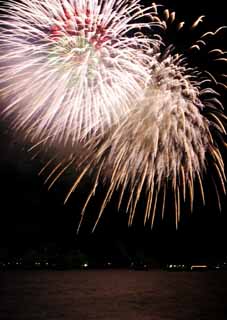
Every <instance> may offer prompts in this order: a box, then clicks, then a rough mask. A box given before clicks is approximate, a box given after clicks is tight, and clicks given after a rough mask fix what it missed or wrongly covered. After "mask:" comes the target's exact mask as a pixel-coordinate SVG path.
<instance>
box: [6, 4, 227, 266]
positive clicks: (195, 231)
mask: <svg viewBox="0 0 227 320" xmlns="http://www.w3.org/2000/svg"><path fill="white" fill-rule="evenodd" d="M147 3H148V1H147ZM162 3H163V4H165V5H166V6H167V7H168V8H171V9H173V10H176V12H177V17H178V19H179V21H180V20H186V21H187V22H189V23H190V22H193V21H194V20H195V19H196V17H198V16H199V15H201V14H204V15H206V16H207V18H206V20H205V21H206V23H205V24H204V28H205V29H204V30H207V31H209V29H212V30H214V29H215V28H216V27H219V26H222V25H224V24H226V22H227V21H226V10H225V4H224V1H221V0H218V1H215V3H213V4H212V3H210V4H208V1H205V0H203V1H202V0H198V1H195V0H193V1H182V0H177V1H176V0H172V1H171V0H169V1H162ZM202 30H203V29H202ZM226 36H227V33H226V34H225V37H222V39H218V41H219V46H220V47H222V48H223V46H224V42H225V43H226ZM170 37H173V40H174V41H176V44H177V45H178V46H179V50H180V45H181V44H182V45H184V41H183V40H188V39H185V38H186V37H188V38H190V37H192V38H193V37H194V35H192V34H190V33H185V37H184V39H180V37H179V39H174V32H173V33H171V32H170ZM218 41H217V42H218ZM186 43H187V42H186ZM189 43H190V42H189ZM217 45H218V43H217ZM225 49H227V47H226V48H225ZM200 63H204V61H200ZM205 63H206V62H205ZM222 72H223V71H222ZM222 101H223V104H224V105H225V104H226V102H227V99H226V95H223V99H222ZM28 149H29V145H24V144H23V142H22V140H21V139H20V138H18V135H17V133H14V132H13V130H12V129H10V125H9V124H8V123H7V122H5V121H4V120H3V119H1V118H0V182H1V184H0V188H1V193H0V212H1V213H0V214H1V220H0V248H10V249H12V250H15V251H20V250H21V251H23V250H24V249H25V248H30V247H38V246H40V245H45V243H54V244H57V246H61V247H64V248H67V247H72V248H74V247H76V248H80V249H81V250H85V251H93V252H96V253H97V255H102V254H103V255H104V254H107V252H108V253H109V254H110V255H111V254H124V252H127V253H128V252H131V251H133V250H136V249H138V250H139V249H141V250H144V252H145V254H148V255H151V256H154V257H155V258H157V259H159V260H165V261H167V260H170V259H171V258H173V257H174V258H175V259H178V260H180V259H184V260H185V259H186V260H187V259H188V260H190V259H192V260H193V259H194V261H204V260H205V259H213V258H216V257H224V256H227V232H226V229H227V210H226V209H227V205H226V204H227V202H226V200H227V199H226V197H225V196H222V195H221V199H222V206H223V209H222V212H221V213H220V212H219V210H218V205H217V201H216V196H215V194H214V189H212V187H211V185H210V183H209V182H207V183H206V179H205V193H206V199H207V205H206V206H205V207H203V206H202V204H201V199H200V197H199V195H198V196H197V195H196V197H195V204H194V210H193V213H192V214H190V212H189V209H188V208H187V206H184V207H183V208H182V220H181V222H180V224H179V228H178V230H176V228H175V223H174V210H173V205H172V204H171V200H170V199H169V201H168V207H167V209H166V218H165V220H164V221H161V219H160V218H159V217H157V219H156V221H155V224H154V227H153V229H152V230H151V227H150V226H146V227H143V224H142V220H143V212H142V211H141V212H137V217H136V219H135V222H134V224H133V226H132V227H131V228H128V227H127V215H126V214H125V212H124V210H123V209H122V210H121V211H120V212H117V210H116V208H115V207H116V204H115V201H114V200H115V197H113V200H112V201H111V203H110V205H109V206H108V207H107V209H106V210H105V212H104V216H103V218H102V219H101V221H100V224H99V225H98V227H97V229H96V231H95V232H94V233H93V234H92V233H91V230H92V223H93V221H94V214H95V213H96V212H97V210H98V208H99V207H100V203H101V202H100V201H101V196H102V193H103V190H102V186H100V187H99V189H98V193H97V197H96V200H94V201H92V203H91V205H90V209H89V210H88V212H87V216H86V219H85V223H84V224H83V225H82V228H81V231H80V233H79V235H77V234H76V227H77V221H78V217H79V213H80V208H81V205H82V204H81V199H83V198H85V196H86V194H87V193H86V192H87V189H86V184H85V185H83V187H81V188H80V189H79V190H78V191H76V192H75V193H74V194H73V195H72V197H71V198H70V200H69V202H68V203H67V204H66V205H64V204H63V202H64V197H65V195H66V193H67V190H68V188H69V182H70V178H68V179H65V180H61V183H58V184H57V185H56V186H54V187H53V188H52V189H51V190H50V191H47V186H46V185H44V180H45V176H38V172H39V170H40V169H41V168H42V166H43V164H44V160H43V159H41V158H37V159H35V160H32V159H31V158H32V154H31V153H29V152H28V151H27V150H28ZM223 155H224V161H225V163H226V159H227V152H226V151H223ZM209 170H212V168H210V169H209V168H208V173H207V174H208V175H209ZM88 184H89V182H88Z"/></svg>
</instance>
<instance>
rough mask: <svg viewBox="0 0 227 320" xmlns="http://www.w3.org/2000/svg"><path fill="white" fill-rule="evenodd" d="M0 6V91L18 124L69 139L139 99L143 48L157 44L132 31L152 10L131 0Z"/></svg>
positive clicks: (144, 76) (37, 135) (38, 135)
mask: <svg viewBox="0 0 227 320" xmlns="http://www.w3.org/2000/svg"><path fill="white" fill-rule="evenodd" d="M3 10H4V12H5V14H4V15H2V16H1V20H0V25H1V35H0V49H1V57H0V68H1V69H0V70H1V79H0V86H1V96H2V98H4V99H5V104H6V107H5V108H4V110H3V112H4V114H5V115H6V116H8V117H9V116H11V117H12V118H13V119H14V122H15V127H16V128H17V129H23V130H24V131H26V134H28V135H29V136H31V137H32V138H33V139H36V140H37V139H39V140H41V139H47V140H48V143H51V142H53V141H58V142H59V141H63V142H64V143H66V142H68V141H69V140H70V141H72V143H74V142H75V141H76V140H77V141H78V140H80V141H81V140H83V139H84V138H86V137H87V136H88V135H90V134H94V133H97V132H99V133H100V132H101V133H102V132H103V131H104V129H105V128H106V127H110V126H112V125H113V124H115V123H118V122H119V121H120V119H121V117H122V116H125V114H127V113H128V112H129V110H130V107H131V105H132V104H133V103H134V102H135V101H136V100H138V99H141V96H142V95H143V89H144V87H145V86H146V83H147V81H148V78H149V70H148V67H147V64H148V60H149V59H150V58H149V57H148V56H147V54H146V50H147V49H148V48H150V46H158V45H159V40H150V39H148V38H147V37H146V36H145V35H144V34H143V33H141V32H140V33H139V32H138V31H140V30H141V31H143V29H146V28H150V27H151V26H160V25H161V24H160V21H159V19H158V18H157V17H156V13H155V11H154V10H153V9H152V8H142V7H141V5H140V4H139V1H138V0H133V1H127V0H109V1H104V0H89V1H88V0H77V1H76V0H22V1H20V2H16V1H13V0H10V1H9V4H8V5H7V6H6V7H5V8H4V9H3ZM152 10H153V12H152ZM141 18H142V19H147V22H145V20H143V21H141ZM136 32H137V33H136Z"/></svg>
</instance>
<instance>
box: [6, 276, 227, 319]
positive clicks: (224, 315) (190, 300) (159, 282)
mask: <svg viewBox="0 0 227 320" xmlns="http://www.w3.org/2000/svg"><path fill="white" fill-rule="evenodd" d="M0 319H2V320H60V319H61V320H63V319H64V320H91V319H100V320H104V319H105V320H113V319H114V320H178V319H179V320H215V319H217V320H226V319H227V272H188V273H187V272H182V273H181V272H179V273H177V272H164V271H148V272H146V271H128V270H113V271H111V270H108V271H101V270H100V271H93V270H87V271H49V272H48V271H29V272H28V271H21V272H15V271H10V272H6V271H5V272H1V273H0Z"/></svg>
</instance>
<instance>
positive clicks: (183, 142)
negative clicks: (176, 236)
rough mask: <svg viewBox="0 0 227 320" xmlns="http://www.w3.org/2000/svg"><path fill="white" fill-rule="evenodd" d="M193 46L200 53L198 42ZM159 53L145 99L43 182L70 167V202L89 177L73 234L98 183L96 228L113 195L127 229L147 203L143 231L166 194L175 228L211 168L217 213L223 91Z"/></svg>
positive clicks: (222, 181) (207, 75)
mask: <svg viewBox="0 0 227 320" xmlns="http://www.w3.org/2000/svg"><path fill="white" fill-rule="evenodd" d="M166 14H168V12H166ZM167 16H168V18H169V16H171V14H169V15H167ZM196 24H197V23H196V22H195V23H194V24H193V26H194V27H195V25H196ZM180 25H182V23H181V24H180ZM178 28H179V25H178ZM218 30H221V29H218ZM217 32H218V31H216V32H212V33H210V34H212V35H215V33H217ZM203 38H204V35H203ZM196 46H198V47H197V48H196V50H199V43H198V42H197V43H196ZM193 48H194V45H193V46H191V49H193ZM162 51H163V52H162V53H161V51H159V50H158V51H156V53H155V52H154V51H153V59H152V60H151V61H150V64H149V69H150V80H149V84H148V86H147V87H146V89H145V91H144V97H143V98H142V99H141V100H140V101H139V102H135V103H134V104H133V106H132V107H131V112H129V113H128V114H127V115H126V116H125V117H124V118H122V119H121V122H120V123H118V124H117V125H115V126H113V127H112V128H111V129H110V130H109V131H108V132H106V135H105V137H100V136H99V135H97V136H93V137H92V139H91V141H88V142H87V143H86V144H85V145H84V149H83V150H82V149H80V155H78V153H75V152H73V151H72V150H71V152H70V156H69V158H67V157H66V158H65V159H64V160H63V161H62V162H58V164H57V165H55V166H54V169H53V170H52V171H51V173H50V174H49V175H48V177H47V179H46V182H50V187H52V186H53V184H54V183H55V182H56V181H57V180H58V179H59V178H60V177H61V176H62V175H63V174H64V172H65V171H66V170H67V169H68V168H69V167H71V168H72V167H75V168H76V169H77V170H78V171H79V174H78V177H77V179H76V180H75V182H74V184H73V185H72V187H71V189H70V191H69V193H68V195H67V197H66V200H65V201H67V200H68V199H69V197H70V196H71V194H72V193H73V192H74V190H75V189H76V188H77V187H78V185H79V184H80V183H81V181H82V180H83V179H84V178H85V177H87V176H88V177H92V178H91V179H92V181H93V186H92V187H91V191H90V193H89V194H88V197H87V200H86V202H85V204H84V207H83V209H82V213H81V220H80V223H79V227H78V230H79V228H80V225H81V222H82V221H83V218H84V214H85V210H86V208H87V206H88V204H89V202H90V200H91V198H92V197H93V196H94V195H95V193H96V189H97V186H98V185H99V184H100V183H102V184H104V185H105V186H106V194H105V196H104V199H103V202H102V205H101V208H100V211H99V213H98V217H97V221H96V224H95V226H94V228H95V227H96V225H97V223H98V221H99V219H100V218H101V216H102V214H103V211H104V209H105V207H106V206H107V204H108V202H109V201H110V200H111V198H112V196H113V194H114V193H116V191H118V195H119V201H118V208H120V207H121V206H122V205H126V211H127V212H128V217H129V218H128V224H129V225H131V224H132V222H133V219H134V216H135V213H136V208H137V206H138V203H139V201H140V198H141V197H142V198H143V200H144V197H145V199H146V201H145V202H146V206H145V212H144V224H146V223H147V222H149V223H151V225H153V223H154V219H155V213H156V211H157V210H156V209H157V203H158V199H160V201H159V202H162V210H161V211H162V213H161V215H162V217H163V216H164V210H165V199H166V193H167V192H171V194H172V195H173V199H174V201H173V202H174V206H175V224H176V227H177V226H178V223H179V221H180V208H181V202H182V200H183V201H184V202H185V201H186V200H187V199H188V198H189V199H190V207H191V210H192V209H193V201H194V190H195V186H197V187H198V188H199V190H200V194H201V198H202V202H203V203H204V204H205V192H204V187H203V176H204V174H205V173H206V170H207V168H208V166H209V165H212V167H213V177H212V178H211V179H212V180H213V183H214V189H215V190H216V192H217V198H218V202H219V206H220V199H219V191H220V189H222V191H223V192H224V193H225V180H226V179H225V173H224V163H223V159H222V156H221V153H220V151H219V147H218V140H220V141H219V142H223V137H224V136H225V135H226V131H225V128H224V125H223V122H224V121H225V120H226V117H225V115H224V114H223V107H222V104H221V101H220V100H219V94H218V92H217V90H215V89H217V88H218V87H219V86H221V87H225V85H224V84H223V83H221V82H218V81H217V80H216V79H215V78H214V77H213V76H212V75H211V74H210V73H209V72H199V71H198V70H197V68H194V69H193V68H191V67H190V66H189V65H188V63H187V62H186V61H185V58H184V57H183V56H182V55H178V54H174V53H173V52H172V49H169V48H165V49H164V50H162ZM212 51H213V52H214V53H215V52H216V53H217V51H218V53H219V54H220V55H221V57H222V60H223V61H224V62H225V55H224V52H222V51H221V50H217V49H215V50H212ZM212 51H211V52H212ZM218 137H220V139H219V138H218ZM216 140H217V141H216ZM209 160H211V161H209ZM50 163H51V162H49V163H48V164H47V166H46V167H45V168H43V170H45V169H47V167H48V166H49V165H50ZM43 170H42V171H43ZM215 181H216V182H215ZM217 186H219V188H220V189H219V188H218V187H217ZM218 189H219V190H218Z"/></svg>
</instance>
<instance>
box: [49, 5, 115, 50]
mask: <svg viewBox="0 0 227 320" xmlns="http://www.w3.org/2000/svg"><path fill="white" fill-rule="evenodd" d="M62 8H63V12H64V15H63V16H62V21H63V22H64V23H63V24H62V25H61V26H60V25H57V24H55V25H53V26H51V28H50V32H51V38H52V39H53V40H55V41H58V40H59V39H60V38H61V37H62V36H65V35H66V34H67V35H69V36H72V37H73V36H76V37H78V36H81V37H84V38H86V40H87V41H88V42H89V43H90V44H91V45H92V46H93V47H94V48H95V49H99V48H100V47H101V46H102V45H103V44H104V43H105V42H107V41H108V40H109V39H110V37H109V36H108V35H107V28H106V26H105V25H104V23H102V22H98V21H97V19H92V15H91V11H90V9H89V8H88V7H87V8H85V9H84V10H81V9H80V10H79V9H78V8H76V7H75V10H74V12H71V13H69V11H68V10H66V9H65V7H64V5H62Z"/></svg>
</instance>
